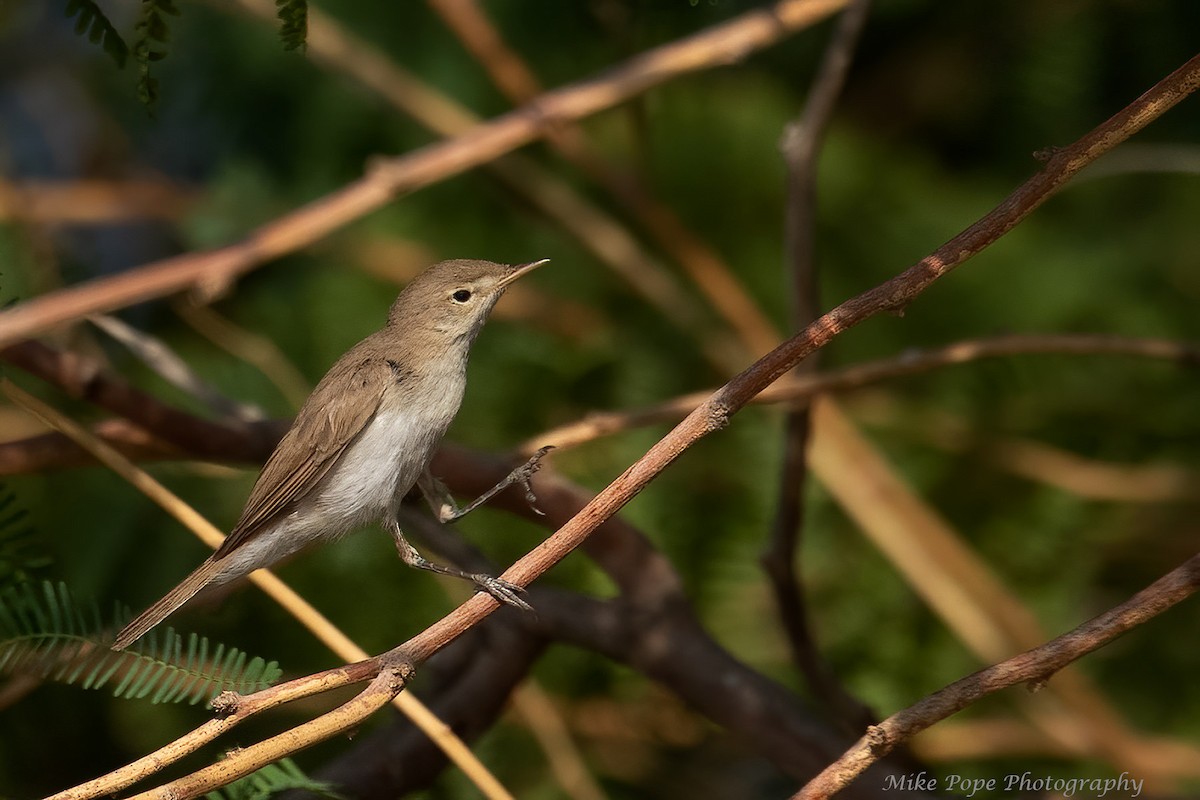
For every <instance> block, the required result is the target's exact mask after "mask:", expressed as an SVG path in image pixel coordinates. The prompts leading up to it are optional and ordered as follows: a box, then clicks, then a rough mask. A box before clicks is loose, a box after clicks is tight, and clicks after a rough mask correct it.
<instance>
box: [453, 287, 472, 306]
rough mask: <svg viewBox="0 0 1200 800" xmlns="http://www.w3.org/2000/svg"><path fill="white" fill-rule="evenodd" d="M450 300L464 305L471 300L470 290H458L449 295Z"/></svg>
mask: <svg viewBox="0 0 1200 800" xmlns="http://www.w3.org/2000/svg"><path fill="white" fill-rule="evenodd" d="M450 299H451V300H453V301H454V302H456V303H465V302H467V301H468V300H470V299H471V290H470V289H459V290H458V291H457V292H455V293H454V294H452V295H450Z"/></svg>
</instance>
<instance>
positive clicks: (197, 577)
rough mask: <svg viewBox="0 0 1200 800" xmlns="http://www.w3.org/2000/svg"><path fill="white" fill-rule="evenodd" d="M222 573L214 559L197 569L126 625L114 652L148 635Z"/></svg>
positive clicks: (208, 560) (118, 637)
mask: <svg viewBox="0 0 1200 800" xmlns="http://www.w3.org/2000/svg"><path fill="white" fill-rule="evenodd" d="M219 571H220V568H219V567H218V566H217V562H216V560H215V559H213V558H209V559H207V560H206V561H205V562H204V563H203V564H201V565H200V566H199V567H197V568H196V571H195V572H193V573H192V574H191V575H188V576H187V577H186V578H184V579H183V583H181V584H179V585H178V586H176V587H175V588H174V589H172V590H171V591H169V592H167V596H166V597H164V598H163V599H161V600H159V601H158V602H157V603H155V604H154V605H152V606H150V607H149V608H147V609H146V610H145V611H143V612H142V613H141V614H138V615H137V617H135V618H134V620H133V621H132V622H130V623H129V624H128V625H126V626H125V627H124V628H123V629H122V630H121V632H120V633H118V634H117V639H116V641H115V642H113V645H112V649H113V650H124V649H125V648H126V647H129V645H131V644H133V643H134V642H136V641H137V640H138V639H140V638H142V637H143V636H145V635H146V633H147V631H149V630H150V629H151V628H153V627H154V626H155V625H157V624H158V623H160V622H162V621H163V620H164V619H166V618H167V617H168V616H170V615H171V614H172V613H173V612H174V611H175V609H177V608H179V607H180V606H181V605H183V604H184V603H186V602H187V601H188V600H189V599H191V597H192V595H194V594H196V592H198V591H200V590H201V589H203V588H204V585H205V584H206V583H208V582H209V581H210V580H212V579H213V577H214V576H216V574H217V573H218V572H219Z"/></svg>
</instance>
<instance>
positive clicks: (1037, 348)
mask: <svg viewBox="0 0 1200 800" xmlns="http://www.w3.org/2000/svg"><path fill="white" fill-rule="evenodd" d="M1015 355H1091V356H1095V355H1116V356H1130V357H1137V358H1156V359H1164V360H1167V361H1173V362H1176V363H1178V364H1180V365H1181V366H1190V367H1200V348H1197V347H1195V346H1192V345H1188V344H1184V343H1181V342H1173V341H1171V340H1169V339H1138V338H1131V337H1124V336H1112V335H1109V334H1086V333H1085V334H1071V333H1065V334H1046V335H1040V334H1012V335H1008V336H996V337H989V338H986V339H968V340H966V341H962V342H956V343H954V344H950V345H946V346H945V347H940V348H937V349H935V350H926V351H918V350H913V351H910V352H906V353H902V354H900V355H899V356H894V357H892V358H885V359H880V360H878V361H870V362H867V363H864V364H856V365H854V366H850V367H843V368H842V369H837V370H831V371H828V372H823V373H820V374H817V375H803V376H800V377H789V378H786V379H783V380H780V381H778V382H777V383H774V384H772V385H771V386H768V387H767V388H766V389H764V390H763V391H762V392H760V393H759V394H757V395H756V396H755V397H754V399H753V400H752V401H751V402H753V403H755V404H767V403H795V404H801V403H807V402H808V401H809V400H810V399H811V398H812V397H813V396H814V395H818V394H832V393H837V392H846V391H850V390H853V389H859V388H862V387H864V386H869V385H872V384H876V383H881V382H883V381H887V380H894V379H896V378H901V377H906V376H909V375H918V374H921V373H923V372H930V371H932V370H935V369H939V368H941V367H945V366H950V365H954V364H967V363H970V362H972V361H977V360H979V359H984V358H1001V357H1005V356H1015ZM713 391H714V390H713V389H704V390H701V391H699V392H693V393H690V394H686V395H682V396H680V397H676V398H673V399H671V400H666V401H664V402H662V403H656V404H654V405H652V406H645V407H643V408H638V409H633V410H629V411H613V412H602V413H592V414H589V415H588V416H586V417H584V418H583V419H581V420H578V421H576V422H570V423H567V424H566V425H561V426H559V427H557V428H551V429H550V430H548V431H544V432H542V433H539V434H538V435H536V436H534V437H532V438H530V439H528V440H527V441H525V442H523V443H522V444H521V445H520V447H519V448H518V450H519V452H520V453H522V454H526V455H530V454H532V453H534V452H535V451H537V449H538V448H539V447H543V446H545V445H547V444H550V443H554V444H556V446H557V447H558V448H559V449H560V450H565V449H567V448H569V447H577V446H579V445H582V444H587V443H588V442H591V441H594V440H596V439H599V438H602V437H604V436H612V435H614V434H617V433H622V432H624V431H628V430H632V429H634V428H639V427H644V426H647V425H654V424H656V423H662V422H670V421H673V420H677V419H680V418H681V417H684V416H686V415H687V414H688V413H689V412H691V411H692V410H694V409H695V408H696V407H697V406H699V405H700V404H701V403H702V402H704V400H705V398H707V397H708V396H709V395H711V394H712V393H713Z"/></svg>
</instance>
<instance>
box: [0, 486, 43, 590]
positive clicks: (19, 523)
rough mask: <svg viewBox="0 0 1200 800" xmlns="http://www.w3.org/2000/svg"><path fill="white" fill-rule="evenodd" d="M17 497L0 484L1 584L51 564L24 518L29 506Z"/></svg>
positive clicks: (27, 576) (23, 578)
mask: <svg viewBox="0 0 1200 800" xmlns="http://www.w3.org/2000/svg"><path fill="white" fill-rule="evenodd" d="M16 500H17V497H16V495H15V494H14V493H13V492H12V490H11V489H9V488H8V487H7V486H5V485H3V484H0V588H3V587H8V586H14V585H16V584H18V583H22V582H24V581H28V580H29V579H30V577H31V575H32V574H33V573H34V572H36V571H37V570H40V569H43V568H44V567H46V566H48V565H49V564H50V560H51V559H50V557H49V555H47V554H46V552H45V549H44V548H43V547H42V546H41V543H40V542H39V541H38V540H37V537H36V536H35V535H34V529H33V526H32V525H29V524H28V523H27V522H26V519H27V518H28V516H29V511H28V509H25V508H22V507H20V506H16V505H15V503H16Z"/></svg>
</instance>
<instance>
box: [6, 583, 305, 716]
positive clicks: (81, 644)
mask: <svg viewBox="0 0 1200 800" xmlns="http://www.w3.org/2000/svg"><path fill="white" fill-rule="evenodd" d="M128 617H129V615H128V614H119V615H118V616H117V617H116V618H115V619H114V624H115V625H117V626H122V625H123V624H124V622H125V621H126V620H127V619H128ZM89 619H91V620H92V621H93V622H92V623H90V624H89V623H88V620H89ZM99 623H100V613H99V610H98V609H96V608H95V607H94V606H92V611H91V613H90V614H89V613H86V612H85V611H84V610H83V609H81V608H80V607H79V605H78V604H77V603H76V602H75V600H74V598H73V597H72V596H71V593H70V591H69V590H68V589H67V587H66V585H65V584H62V583H59V584H54V583H51V582H49V581H43V582H41V583H40V584H39V583H32V582H26V583H23V584H19V585H16V586H10V587H7V588H5V589H3V590H0V672H4V673H14V672H20V673H22V674H29V675H36V676H37V677H40V678H44V679H46V680H52V681H56V682H59V683H66V684H72V685H75V684H77V685H79V686H81V687H82V688H84V689H101V688H104V687H106V686H112V692H113V695H114V696H116V697H122V698H127V699H128V698H144V697H149V698H150V700H151V702H155V703H167V702H170V703H179V702H186V703H191V704H195V703H198V702H200V701H201V700H210V699H211V698H213V697H215V696H216V695H217V694H219V693H221V692H224V691H233V692H237V693H239V694H249V693H252V692H256V691H260V690H262V689H265V688H266V687H268V686H270V685H271V684H272V683H274V682H275V681H277V680H279V676H280V675H281V674H282V671H281V670H280V669H279V665H278V664H277V663H276V662H274V661H265V660H264V659H262V658H258V657H254V658H250V659H249V663H247V656H246V653H244V652H242V651H240V650H238V649H237V648H234V647H231V648H226V647H225V646H224V645H218V646H217V649H216V651H215V653H214V656H213V658H212V659H209V658H208V656H207V654H208V651H209V647H208V640H207V639H206V638H204V637H202V636H196V635H195V634H192V635H191V636H189V637H188V638H187V643H186V647H185V645H184V641H183V638H182V637H181V636H179V635H178V634H176V633H175V631H174V630H172V629H170V628H168V629H167V630H166V631H165V632H159V631H154V632H152V633H151V635H150V636H149V637H148V638H147V639H143V640H142V641H141V642H139V643H138V644H136V645H134V646H133V647H132V648H130V649H128V650H124V651H121V652H115V651H113V650H111V649H109V645H110V643H111V641H112V639H111V636H110V634H109V633H108V632H107V631H106V630H101V629H100V624H99Z"/></svg>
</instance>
